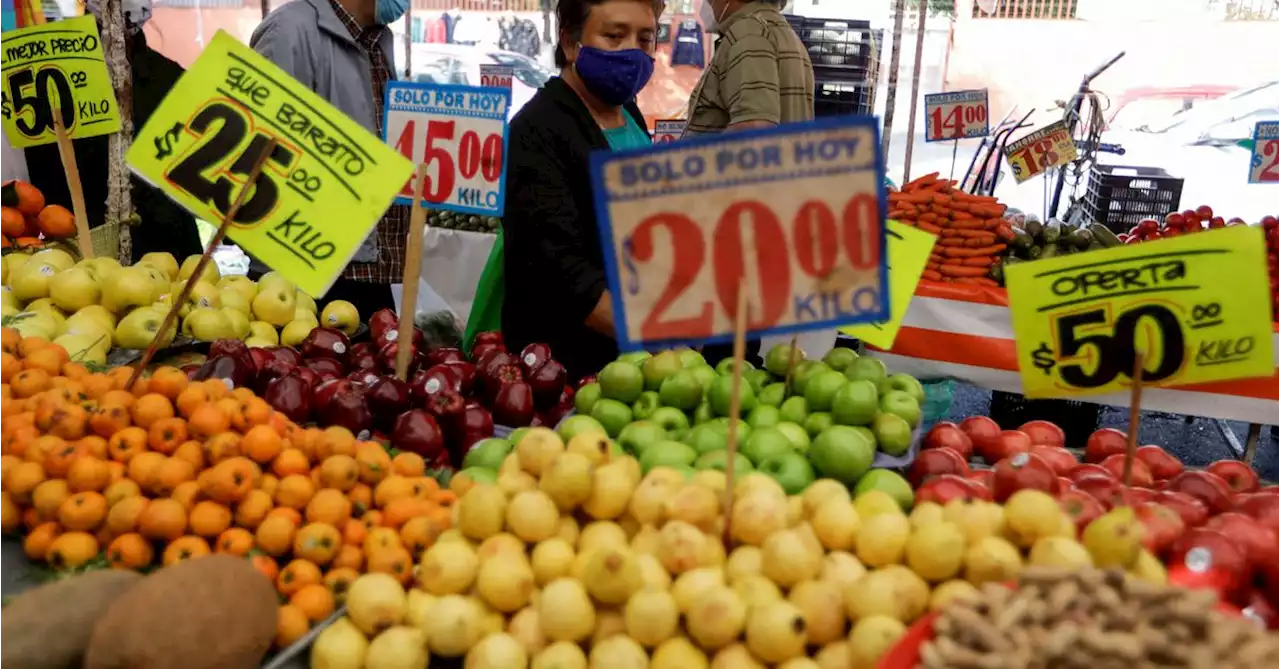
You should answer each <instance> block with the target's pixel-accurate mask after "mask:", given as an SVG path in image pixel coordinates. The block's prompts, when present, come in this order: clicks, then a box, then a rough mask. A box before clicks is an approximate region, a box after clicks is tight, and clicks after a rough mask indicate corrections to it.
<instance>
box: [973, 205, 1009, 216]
mask: <svg viewBox="0 0 1280 669" xmlns="http://www.w3.org/2000/svg"><path fill="white" fill-rule="evenodd" d="M1004 209H1005V207H1004V205H1003V204H983V205H969V213H971V214H973V215H974V216H979V217H981V218H1000V217H1001V216H1004Z"/></svg>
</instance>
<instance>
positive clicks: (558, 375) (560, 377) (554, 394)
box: [521, 344, 569, 411]
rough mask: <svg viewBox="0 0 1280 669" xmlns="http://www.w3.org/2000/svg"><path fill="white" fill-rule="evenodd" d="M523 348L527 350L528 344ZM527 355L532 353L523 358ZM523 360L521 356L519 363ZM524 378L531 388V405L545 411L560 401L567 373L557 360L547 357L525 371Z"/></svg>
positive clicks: (567, 377)
mask: <svg viewBox="0 0 1280 669" xmlns="http://www.w3.org/2000/svg"><path fill="white" fill-rule="evenodd" d="M531 345H532V344H531ZM525 349H526V350H527V349H528V346H526V347H525ZM548 350H550V349H548ZM529 355H532V354H526V355H525V358H527V357H529ZM523 362H524V359H523V358H522V360H521V364H523ZM525 379H526V380H527V381H528V383H529V387H530V388H531V389H533V406H534V407H536V408H537V409H538V410H539V411H546V410H548V409H550V408H552V407H554V406H555V405H556V403H558V402H559V401H560V394H561V393H562V392H563V391H564V383H565V381H567V380H568V379H569V373H568V372H567V371H565V368H564V365H562V364H560V362H559V361H557V360H550V359H548V360H543V361H542V362H541V363H539V364H538V366H537V367H534V368H533V369H532V370H528V371H526V373H525Z"/></svg>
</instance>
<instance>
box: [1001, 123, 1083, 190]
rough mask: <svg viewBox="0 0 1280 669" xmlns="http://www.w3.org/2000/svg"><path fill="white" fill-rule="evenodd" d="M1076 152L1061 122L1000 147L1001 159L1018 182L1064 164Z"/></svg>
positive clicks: (1072, 157)
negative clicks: (1003, 159)
mask: <svg viewBox="0 0 1280 669" xmlns="http://www.w3.org/2000/svg"><path fill="white" fill-rule="evenodd" d="M1078 155H1079V154H1078V153H1077V152H1076V143H1075V140H1073V139H1071V132H1070V131H1069V130H1067V124H1066V122H1065V121H1056V122H1054V123H1050V124H1049V125H1046V126H1045V127H1043V128H1040V129H1039V130H1037V131H1035V132H1033V133H1031V134H1030V135H1027V136H1026V137H1023V138H1022V139H1019V140H1018V141H1016V142H1013V143H1011V144H1009V145H1008V146H1006V147H1005V149H1004V156H1005V160H1007V161H1009V169H1010V170H1011V171H1012V172H1013V178H1014V179H1015V180H1016V181H1017V182H1018V183H1022V182H1023V181H1026V180H1027V179H1030V178H1032V177H1034V176H1037V175H1039V174H1041V173H1043V172H1044V171H1045V170H1048V169H1049V168H1051V167H1060V166H1062V165H1066V164H1067V163H1069V162H1071V161H1073V160H1075V159H1076V157H1077V156H1078Z"/></svg>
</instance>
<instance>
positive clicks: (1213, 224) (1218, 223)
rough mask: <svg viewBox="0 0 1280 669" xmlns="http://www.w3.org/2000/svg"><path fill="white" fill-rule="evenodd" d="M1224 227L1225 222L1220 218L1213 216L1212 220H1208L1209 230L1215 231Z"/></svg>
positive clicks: (1225, 225)
mask: <svg viewBox="0 0 1280 669" xmlns="http://www.w3.org/2000/svg"><path fill="white" fill-rule="evenodd" d="M1225 227H1227V222H1226V221H1224V220H1222V217H1221V216H1214V217H1213V218H1211V219H1209V229H1210V230H1217V229H1218V228H1225Z"/></svg>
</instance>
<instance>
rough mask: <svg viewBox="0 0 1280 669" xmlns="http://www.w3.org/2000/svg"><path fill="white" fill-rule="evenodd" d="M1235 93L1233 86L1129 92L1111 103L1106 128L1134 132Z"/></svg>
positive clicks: (1179, 87)
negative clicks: (1135, 129) (1130, 129)
mask: <svg viewBox="0 0 1280 669" xmlns="http://www.w3.org/2000/svg"><path fill="white" fill-rule="evenodd" d="M1235 90H1236V87H1235V86H1225V85H1222V84H1197V85H1194V86H1175V87H1173V88H1161V87H1155V86H1140V87H1138V88H1130V89H1129V90H1126V91H1125V92H1123V93H1121V94H1120V95H1118V96H1116V97H1115V98H1113V99H1112V101H1111V108H1110V109H1108V110H1107V111H1106V112H1105V115H1106V118H1107V127H1108V128H1115V129H1118V130H1123V129H1129V128H1136V127H1138V126H1140V125H1143V124H1147V123H1151V122H1152V121H1158V120H1160V119H1162V118H1166V117H1168V116H1170V115H1173V114H1178V113H1181V112H1186V111H1189V110H1191V109H1193V108H1194V107H1195V106H1196V105H1199V104H1202V103H1204V102H1205V101H1207V100H1213V99H1215V98H1220V97H1222V96H1224V95H1226V94H1228V93H1231V92H1232V91H1235Z"/></svg>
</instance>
